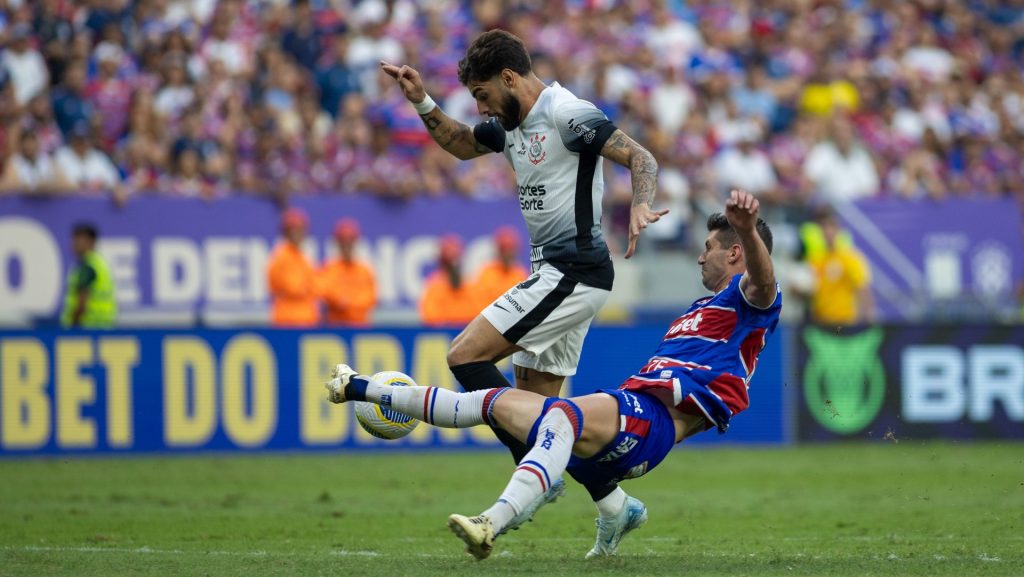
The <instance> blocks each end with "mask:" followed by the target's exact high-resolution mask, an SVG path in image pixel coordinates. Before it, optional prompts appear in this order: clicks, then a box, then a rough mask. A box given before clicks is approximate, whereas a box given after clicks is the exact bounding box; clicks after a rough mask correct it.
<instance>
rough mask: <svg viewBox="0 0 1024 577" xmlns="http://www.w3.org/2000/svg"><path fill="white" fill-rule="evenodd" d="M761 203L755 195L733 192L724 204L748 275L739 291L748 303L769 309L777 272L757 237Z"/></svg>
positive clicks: (765, 247) (742, 281)
mask: <svg viewBox="0 0 1024 577" xmlns="http://www.w3.org/2000/svg"><path fill="white" fill-rule="evenodd" d="M760 208H761V203H760V202H758V200H757V199H756V198H754V195H752V194H750V193H749V192H746V191H742V190H733V191H732V192H731V193H730V194H729V200H727V201H725V217H726V218H727V219H728V220H729V224H730V225H731V226H732V228H733V230H735V231H736V234H737V235H739V237H740V245H741V246H742V247H743V261H744V263H745V264H746V272H744V273H743V278H741V279H740V290H742V291H743V295H744V296H745V297H747V302H749V303H750V304H752V305H754V306H755V307H758V308H762V309H764V308H768V307H770V306H771V305H772V303H774V302H775V296H776V293H777V292H778V288H777V287H776V286H775V269H774V267H773V266H772V257H771V255H769V254H768V247H767V246H765V244H764V241H762V240H761V237H760V236H759V235H758V234H757V215H758V212H759V211H760Z"/></svg>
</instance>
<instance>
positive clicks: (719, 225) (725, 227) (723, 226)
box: [708, 212, 772, 254]
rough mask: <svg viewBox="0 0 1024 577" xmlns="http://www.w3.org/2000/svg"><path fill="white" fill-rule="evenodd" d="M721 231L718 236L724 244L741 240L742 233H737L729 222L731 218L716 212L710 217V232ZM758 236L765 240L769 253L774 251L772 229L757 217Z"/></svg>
mask: <svg viewBox="0 0 1024 577" xmlns="http://www.w3.org/2000/svg"><path fill="white" fill-rule="evenodd" d="M716 230H717V231H719V232H718V238H719V242H721V243H722V246H731V245H733V244H737V243H739V242H740V235H738V234H736V231H735V230H734V229H733V228H732V225H731V224H729V219H727V218H725V215H724V214H722V213H720V212H716V213H715V214H712V215H711V216H709V217H708V232H712V231H716ZM757 236H759V237H761V241H762V242H764V246H765V248H767V249H768V254H771V253H772V229H770V228H768V223H767V222H765V221H764V219H762V218H760V217H759V218H758V219H757Z"/></svg>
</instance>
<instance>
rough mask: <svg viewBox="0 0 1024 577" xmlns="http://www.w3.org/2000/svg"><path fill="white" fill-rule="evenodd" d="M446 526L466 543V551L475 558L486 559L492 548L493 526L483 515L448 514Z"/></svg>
mask: <svg viewBox="0 0 1024 577" xmlns="http://www.w3.org/2000/svg"><path fill="white" fill-rule="evenodd" d="M448 528H449V529H451V530H452V533H455V536H456V537H458V538H459V539H462V542H463V543H465V544H466V553H469V554H470V555H472V556H474V557H476V558H477V559H481V560H482V559H486V558H487V557H488V556H489V555H490V554H491V550H492V549H494V526H493V525H492V524H491V520H490V518H488V517H487V516H485V515H477V516H476V517H466V516H465V515H449V516H448Z"/></svg>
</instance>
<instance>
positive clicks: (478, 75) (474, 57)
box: [459, 30, 533, 86]
mask: <svg viewBox="0 0 1024 577" xmlns="http://www.w3.org/2000/svg"><path fill="white" fill-rule="evenodd" d="M506 68H508V69H509V70H511V71H513V72H515V73H517V74H519V75H521V76H525V75H526V74H528V73H529V72H530V71H531V70H533V64H531V62H530V53H529V52H527V51H526V45H525V44H523V41H522V40H520V39H519V37H518V36H516V35H515V34H512V33H511V32H506V31H504V30H489V31H487V32H484V33H483V34H481V35H479V36H477V37H476V39H475V40H473V43H472V44H470V45H469V49H468V50H466V57H465V58H463V59H462V60H459V82H461V83H462V85H463V86H466V85H468V84H469V83H470V82H486V81H488V80H490V79H491V78H494V77H495V76H497V75H498V74H501V71H502V70H504V69H506Z"/></svg>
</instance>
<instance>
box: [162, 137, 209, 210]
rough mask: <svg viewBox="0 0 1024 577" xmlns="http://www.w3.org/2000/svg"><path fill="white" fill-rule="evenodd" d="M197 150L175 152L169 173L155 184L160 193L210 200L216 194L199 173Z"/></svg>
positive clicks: (186, 147)
mask: <svg viewBox="0 0 1024 577" xmlns="http://www.w3.org/2000/svg"><path fill="white" fill-rule="evenodd" d="M199 167H200V156H199V150H197V149H196V148H195V147H192V146H185V147H182V148H180V149H178V150H176V151H175V153H174V157H173V158H172V160H171V173H170V174H167V175H164V176H163V177H161V178H160V180H159V181H158V182H157V188H159V189H160V191H161V192H165V193H168V194H170V195H172V196H178V197H185V198H203V199H207V200H209V199H211V198H213V197H214V195H215V194H216V192H217V191H216V189H215V188H214V186H213V184H212V183H210V182H208V181H207V180H206V179H205V178H204V177H203V174H202V172H201V171H200V168H199Z"/></svg>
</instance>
